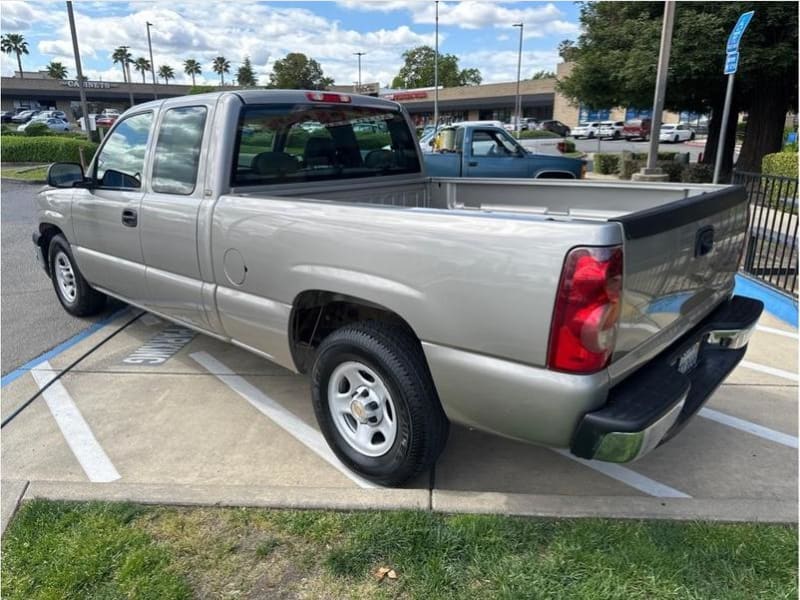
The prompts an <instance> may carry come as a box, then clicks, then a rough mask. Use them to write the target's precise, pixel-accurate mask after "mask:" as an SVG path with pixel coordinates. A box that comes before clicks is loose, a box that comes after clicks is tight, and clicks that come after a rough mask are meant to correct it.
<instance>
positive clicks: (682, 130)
mask: <svg viewBox="0 0 800 600" xmlns="http://www.w3.org/2000/svg"><path fill="white" fill-rule="evenodd" d="M691 139H694V135H693V134H692V130H691V129H689V128H688V127H687V126H686V125H681V124H677V125H676V124H675V123H664V124H662V125H661V130H660V131H659V132H658V141H659V142H673V143H675V144H677V143H678V142H688V141H689V140H691Z"/></svg>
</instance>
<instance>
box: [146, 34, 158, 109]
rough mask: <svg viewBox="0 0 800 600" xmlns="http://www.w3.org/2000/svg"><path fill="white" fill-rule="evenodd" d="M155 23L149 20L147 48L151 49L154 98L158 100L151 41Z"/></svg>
mask: <svg viewBox="0 0 800 600" xmlns="http://www.w3.org/2000/svg"><path fill="white" fill-rule="evenodd" d="M152 26H153V24H152V23H151V22H150V21H148V22H147V48H148V49H149V50H150V74H151V75H152V76H153V100H158V94H157V93H156V63H154V62H153V44H152V42H150V28H151V27H152Z"/></svg>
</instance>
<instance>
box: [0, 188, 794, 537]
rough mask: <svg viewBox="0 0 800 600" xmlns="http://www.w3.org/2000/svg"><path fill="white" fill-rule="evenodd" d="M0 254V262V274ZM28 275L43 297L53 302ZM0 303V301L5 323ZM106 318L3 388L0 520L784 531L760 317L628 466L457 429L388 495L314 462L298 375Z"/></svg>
mask: <svg viewBox="0 0 800 600" xmlns="http://www.w3.org/2000/svg"><path fill="white" fill-rule="evenodd" d="M3 187H4V191H5V189H6V183H4V184H3ZM4 201H5V199H4ZM4 214H5V213H4ZM4 227H5V223H4ZM4 233H5V229H4ZM4 246H5V239H4ZM4 250H5V247H4ZM6 260H7V256H6V253H5V252H4V256H3V271H4V275H5V273H6ZM21 260H23V259H21ZM24 260H28V261H31V262H32V261H33V257H32V254H31V255H29V256H28V257H27V258H25V259H24ZM21 268H24V269H28V268H29V267H28V266H24V267H21ZM31 268H32V267H31ZM37 276H38V279H37V280H36V281H37V284H38V283H42V282H44V285H43V286H40V287H42V290H41V291H40V294H48V295H52V292H51V290H50V289H49V286H47V281H46V280H45V279H44V277H43V276H41V275H40V274H38V273H37ZM40 280H41V281H40ZM4 283H5V281H4ZM37 289H38V288H37ZM31 295H32V296H35V295H36V294H31ZM6 302H7V299H6V296H5V289H4V297H3V309H4V310H3V312H4V325H5V313H6V312H7V304H6ZM42 302H44V300H42ZM53 303H55V301H53ZM35 306H40V305H39V304H35ZM42 306H43V305H42ZM114 308H115V309H116V311H117V312H115V313H113V314H112V315H111V316H109V317H106V318H105V319H104V320H101V321H99V322H97V323H95V324H92V325H91V327H89V328H88V329H86V326H87V323H86V322H83V321H77V320H75V322H74V323H72V324H71V325H72V326H74V327H76V328H77V329H83V331H82V332H81V333H80V334H79V335H77V336H75V337H73V338H71V339H70V340H68V341H67V342H66V343H64V344H62V345H61V346H60V347H58V348H56V349H55V350H54V351H51V352H49V353H47V354H46V355H44V356H43V357H39V358H38V359H35V360H33V361H31V362H29V363H28V364H27V365H24V366H23V367H22V368H21V369H20V370H16V371H13V372H12V373H11V374H10V375H7V376H5V377H4V378H3V387H2V403H0V409H1V413H2V419H3V428H2V441H1V442H0V444H1V446H2V448H1V449H2V465H0V466H1V467H2V478H3V485H2V497H3V511H2V512H3V524H4V525H5V523H6V522H7V519H8V518H9V516H10V515H11V513H12V512H13V506H14V505H15V503H16V502H17V501H19V499H20V498H21V497H23V496H24V497H25V498H34V497H45V498H54V499H126V500H133V501H139V502H168V503H177V504H198V503H199V504H206V503H211V504H225V505H256V506H292V507H318V508H367V507H374V508H380V507H384V508H390V507H391V508H417V509H424V510H437V511H446V512H499V513H510V514H526V515H546V516H584V515H596V516H609V517H656V518H676V519H698V518H700V519H719V520H730V521H736V520H749V521H759V520H762V521H781V522H783V521H796V519H797V500H798V494H797V483H798V482H797V441H798V437H797V436H798V422H797V402H798V389H797V386H798V375H797V352H798V334H797V329H796V328H793V327H791V326H789V325H787V324H786V323H784V322H783V321H780V320H779V319H777V318H775V317H773V316H772V315H770V314H767V313H765V314H764V315H763V316H762V318H761V321H760V323H759V328H758V330H757V331H756V333H755V334H754V336H753V339H752V341H751V344H750V348H749V350H748V354H747V356H746V358H745V362H743V363H742V364H741V365H740V366H739V368H737V369H736V371H734V373H733V374H732V375H731V377H730V378H729V379H728V380H727V382H726V383H725V384H724V385H723V386H722V387H721V388H720V389H719V390H718V391H717V392H716V393H715V395H714V396H713V397H712V399H711V400H710V401H709V403H708V405H707V407H706V408H705V409H704V410H703V412H702V413H701V415H700V416H699V417H698V418H696V419H694V420H693V421H692V422H691V423H690V424H689V425H688V426H687V427H686V429H685V430H684V431H683V432H682V433H681V434H680V435H679V436H677V437H676V438H675V439H674V440H672V441H671V442H670V443H669V444H666V445H664V446H662V447H660V448H658V449H656V450H655V451H654V452H652V453H651V454H650V455H648V456H646V457H645V458H644V459H642V460H640V461H638V462H635V463H632V464H627V465H612V464H608V463H599V462H587V461H583V460H580V459H576V458H574V457H572V456H571V455H569V454H568V453H567V452H563V451H557V450H550V449H546V448H539V447H535V446H529V445H524V444H520V443H517V442H513V441H509V440H505V439H501V438H497V437H493V436H490V435H486V434H482V433H480V432H476V431H471V430H468V429H465V428H461V427H454V428H452V430H451V434H450V439H449V442H448V445H447V447H446V449H445V451H444V453H443V455H442V457H441V459H440V460H439V462H438V464H437V465H436V467H435V469H434V470H433V471H432V472H430V473H426V474H424V475H422V476H421V477H419V478H418V479H417V480H416V481H414V482H412V484H411V485H409V486H407V487H406V488H404V489H391V490H387V489H377V488H375V487H374V486H373V485H371V484H369V483H368V482H365V481H363V480H361V479H360V478H358V477H356V476H354V475H353V474H352V473H350V472H349V471H348V470H347V469H345V468H344V467H343V466H342V465H341V464H339V463H338V461H337V460H336V458H335V457H334V456H333V454H332V453H331V452H330V450H328V448H327V446H326V444H325V442H324V440H323V439H322V436H321V434H320V433H319V431H318V429H317V426H316V422H315V420H314V416H313V411H312V408H311V403H310V400H309V386H308V381H307V379H306V378H305V377H303V376H298V375H294V374H292V373H290V372H288V371H286V370H284V369H282V368H280V367H277V366H275V365H273V364H271V363H269V362H267V361H266V360H264V359H261V358H259V357H256V356H254V355H251V354H249V353H247V352H245V351H243V350H241V349H239V348H236V347H234V346H231V345H228V344H225V343H222V342H219V341H217V340H214V339H212V338H209V337H206V336H203V335H200V334H193V333H192V332H189V331H188V330H186V329H184V328H181V327H176V326H174V325H171V324H169V323H167V322H165V321H163V320H161V319H159V318H157V317H155V316H153V315H150V314H147V313H142V312H141V311H139V310H136V309H132V308H126V307H123V308H120V307H119V306H116V307H114ZM37 310H41V311H43V314H44V313H47V312H48V311H47V309H46V308H40V309H37ZM50 312H52V314H51V315H49V316H48V315H45V316H44V317H42V319H43V320H42V321H40V322H38V323H31V324H29V325H28V328H29V329H30V331H29V332H28V333H30V334H33V333H35V332H34V331H33V329H36V328H43V326H42V323H43V322H47V323H50V324H52V326H53V327H52V329H54V330H55V333H54V334H53V335H55V336H56V337H55V338H54V339H55V340H56V342H55V343H58V342H60V341H61V340H62V339H63V338H64V337H68V335H66V336H65V333H64V331H63V330H62V329H60V325H59V323H60V322H61V321H62V320H70V318H69V317H68V316H67V315H66V314H65V313H63V312H62V311H61V309H60V307H58V306H57V304H56V305H55V307H54V310H51V311H50ZM4 329H5V327H4ZM19 330H20V331H21V332H22V333H21V335H25V334H26V331H25V327H22V328H20V329H19ZM68 331H69V329H68ZM5 333H6V332H5V331H4V336H3V338H4V343H5V339H6V335H5ZM58 336H63V337H58ZM48 339H49V338H48ZM47 343H50V342H48V341H47V340H44V341H42V340H40V341H39V347H42V346H41V345H42V344H47ZM47 348H49V346H44V347H43V349H47ZM3 361H4V363H5V362H6V358H5V354H4V358H3ZM18 366H19V364H12V365H11V367H12V368H16V367H18ZM5 371H7V368H6V364H4V372H5Z"/></svg>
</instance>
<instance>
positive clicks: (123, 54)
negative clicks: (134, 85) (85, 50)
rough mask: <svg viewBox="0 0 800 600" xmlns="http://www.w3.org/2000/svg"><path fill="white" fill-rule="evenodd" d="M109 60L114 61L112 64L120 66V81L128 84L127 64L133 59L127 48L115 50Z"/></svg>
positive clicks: (122, 47)
mask: <svg viewBox="0 0 800 600" xmlns="http://www.w3.org/2000/svg"><path fill="white" fill-rule="evenodd" d="M111 58H112V59H113V61H114V64H117V63H119V64H120V65H122V81H124V82H125V83H128V68H127V67H128V63H129V62H132V61H133V57H132V56H131V53H130V52H128V50H127V48H125V47H124V46H120V47H119V48H117V49H115V50H114V52H113V53H112V54H111Z"/></svg>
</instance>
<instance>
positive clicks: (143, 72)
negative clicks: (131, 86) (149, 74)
mask: <svg viewBox="0 0 800 600" xmlns="http://www.w3.org/2000/svg"><path fill="white" fill-rule="evenodd" d="M144 74H145V71H142V84H144V83H145V81H144Z"/></svg>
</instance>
